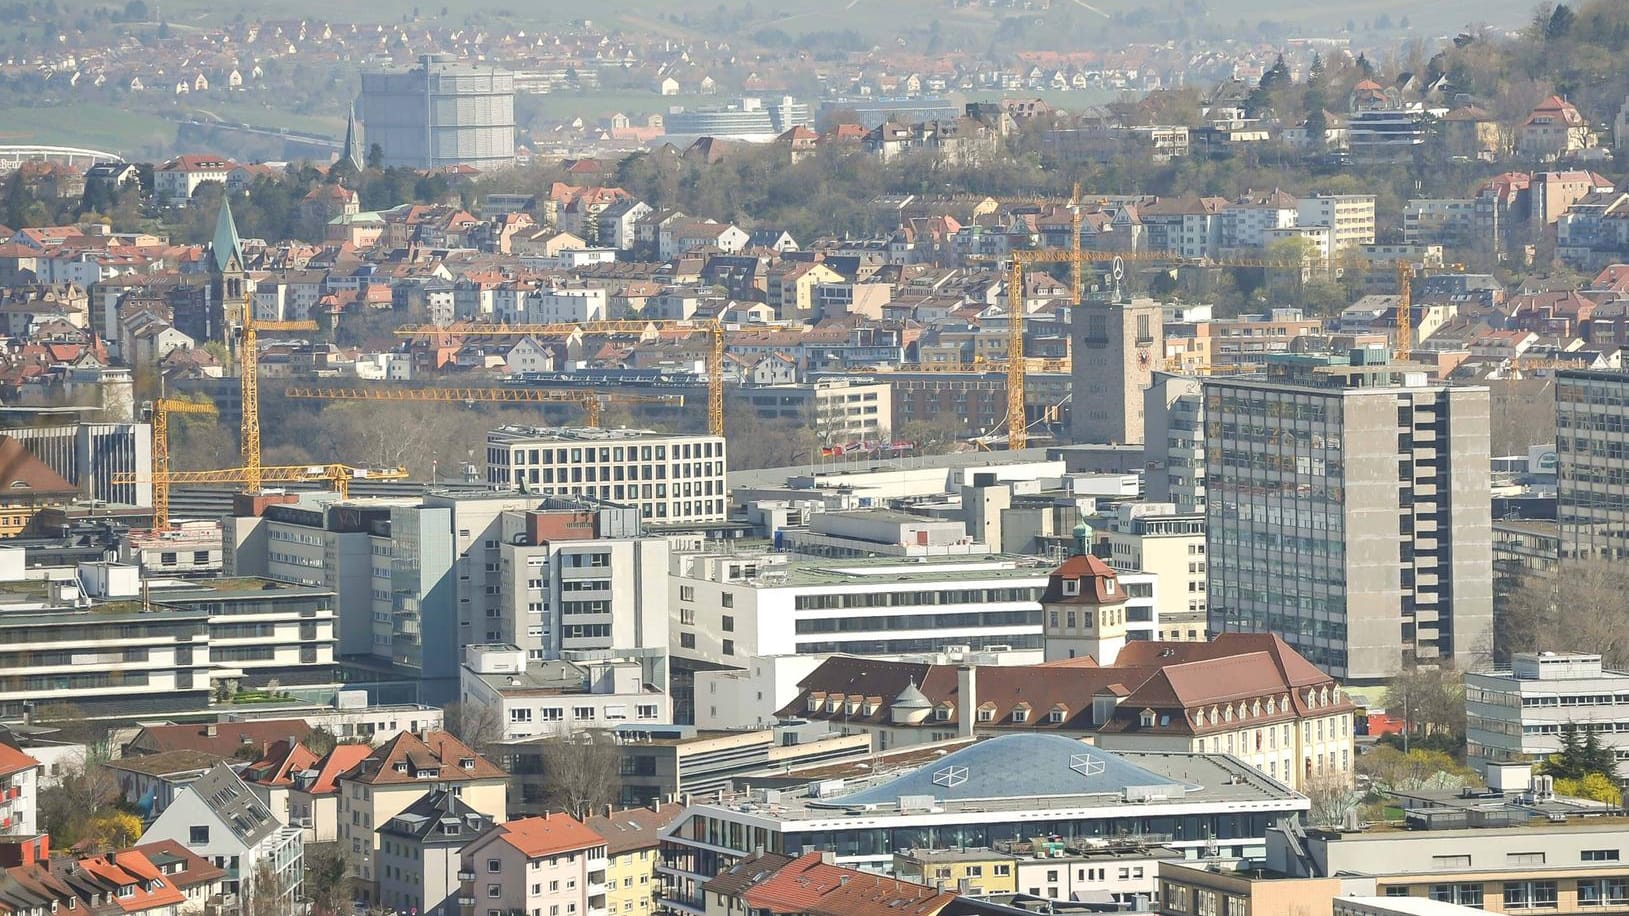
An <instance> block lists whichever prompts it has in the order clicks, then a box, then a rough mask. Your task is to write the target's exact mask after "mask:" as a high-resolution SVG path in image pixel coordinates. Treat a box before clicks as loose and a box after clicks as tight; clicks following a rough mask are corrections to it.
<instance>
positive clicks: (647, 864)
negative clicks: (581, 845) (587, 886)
mask: <svg viewBox="0 0 1629 916" xmlns="http://www.w3.org/2000/svg"><path fill="white" fill-rule="evenodd" d="M681 810H683V807H682V806H680V805H678V804H676V803H673V802H667V803H661V802H656V803H652V804H649V805H643V806H640V807H618V806H615V805H609V806H607V807H606V808H605V810H604V811H601V812H598V813H595V814H593V815H592V816H589V817H586V818H583V823H584V824H585V825H586V826H587V827H588V829H590V830H592V831H594V832H595V833H597V834H599V835H600V836H601V837H602V838H604V840H605V856H606V862H607V864H606V869H605V912H606V916H610V914H612V913H616V914H631V916H649V914H651V913H653V912H656V909H657V902H658V893H657V891H658V888H659V887H660V886H661V875H660V874H659V873H658V872H657V870H656V865H657V863H658V862H660V861H661V859H662V856H661V845H662V828H664V827H666V826H667V825H668V824H669V823H670V822H671V821H672V820H673V818H675V817H677V816H678V815H679V812H680V811H681Z"/></svg>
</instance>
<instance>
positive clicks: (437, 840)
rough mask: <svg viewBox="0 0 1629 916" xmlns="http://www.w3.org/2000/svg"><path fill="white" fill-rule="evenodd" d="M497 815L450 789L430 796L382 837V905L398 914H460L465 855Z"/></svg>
mask: <svg viewBox="0 0 1629 916" xmlns="http://www.w3.org/2000/svg"><path fill="white" fill-rule="evenodd" d="M492 826H493V820H492V818H491V817H489V816H487V815H485V814H482V813H481V812H479V811H476V810H475V809H474V808H471V807H470V806H469V805H467V804H465V803H464V801H463V799H461V798H459V797H458V796H457V795H455V794H454V793H453V791H452V790H451V789H450V788H439V789H434V790H432V791H430V792H427V793H425V794H424V795H423V796H422V797H421V798H419V800H418V801H415V802H414V803H413V804H411V805H408V806H407V808H406V810H404V811H402V812H401V813H400V814H398V815H396V816H395V817H393V818H391V819H390V820H388V821H385V823H384V826H382V827H380V828H379V830H378V833H379V904H380V906H383V907H386V908H388V909H390V910H392V911H394V912H397V913H417V914H419V916H457V914H458V912H459V906H458V890H459V887H460V883H461V882H460V881H459V877H458V873H459V871H460V870H461V857H460V856H461V851H462V850H463V848H464V847H465V846H468V845H469V844H470V843H472V842H474V841H475V840H476V839H477V838H478V837H480V836H481V835H483V834H485V833H486V832H487V831H488V830H490V829H492Z"/></svg>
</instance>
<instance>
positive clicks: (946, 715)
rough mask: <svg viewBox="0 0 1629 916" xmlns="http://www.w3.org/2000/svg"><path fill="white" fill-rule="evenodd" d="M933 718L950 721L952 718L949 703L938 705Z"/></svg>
mask: <svg viewBox="0 0 1629 916" xmlns="http://www.w3.org/2000/svg"><path fill="white" fill-rule="evenodd" d="M933 718H934V721H936V722H946V721H949V719H950V706H949V705H948V704H947V705H944V706H939V707H936V708H935V709H934V710H933Z"/></svg>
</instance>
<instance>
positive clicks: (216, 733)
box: [124, 719, 311, 757]
mask: <svg viewBox="0 0 1629 916" xmlns="http://www.w3.org/2000/svg"><path fill="white" fill-rule="evenodd" d="M212 732H213V733H212ZM310 735H311V723H309V722H307V721H306V720H304V719H260V720H256V721H252V722H208V723H191V724H186V725H148V726H145V727H143V728H142V730H141V731H139V732H137V733H136V737H134V738H132V739H130V743H129V744H127V745H125V749H124V751H125V754H127V755H130V754H155V753H158V752H160V751H174V750H193V751H207V752H209V753H212V754H219V755H220V756H222V757H231V756H232V755H233V754H235V753H237V750H238V748H240V747H243V746H244V745H252V746H254V747H257V748H264V747H268V746H270V745H271V743H272V742H273V741H277V740H279V739H284V738H293V739H295V740H296V741H304V740H305V739H306V738H308V737H310Z"/></svg>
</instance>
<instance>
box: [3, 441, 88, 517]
mask: <svg viewBox="0 0 1629 916" xmlns="http://www.w3.org/2000/svg"><path fill="white" fill-rule="evenodd" d="M0 468H4V469H5V470H4V474H5V476H4V477H3V478H0V539H4V538H11V537H16V536H18V535H20V534H23V533H24V532H27V531H30V530H31V529H32V528H33V525H34V519H35V516H37V515H38V514H39V513H40V512H42V511H44V510H46V509H51V508H60V507H62V506H65V505H67V504H68V503H70V502H72V501H73V500H74V499H75V498H76V497H77V496H78V495H79V488H78V487H76V486H74V485H73V484H71V483H69V482H68V481H67V480H65V479H64V478H63V477H62V475H60V474H58V473H57V472H56V471H53V470H51V468H50V467H49V466H48V465H46V463H45V462H43V461H41V460H40V459H38V458H36V457H35V456H34V453H33V452H31V451H29V450H28V447H27V446H25V445H23V443H22V442H21V441H20V440H18V439H14V438H12V437H11V436H0Z"/></svg>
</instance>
